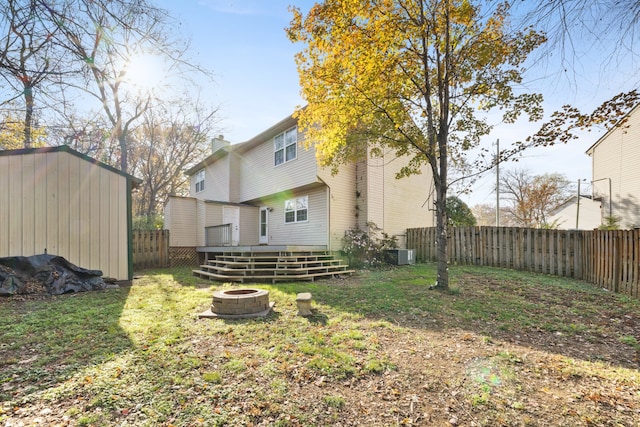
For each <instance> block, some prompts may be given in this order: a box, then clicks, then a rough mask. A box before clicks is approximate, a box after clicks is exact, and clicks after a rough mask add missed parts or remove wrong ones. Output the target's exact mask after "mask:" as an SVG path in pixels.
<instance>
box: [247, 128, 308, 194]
mask: <svg viewBox="0 0 640 427" xmlns="http://www.w3.org/2000/svg"><path fill="white" fill-rule="evenodd" d="M276 134H277V133H276ZM276 134H274V135H272V136H271V138H268V139H266V140H265V141H264V142H262V143H261V144H259V145H257V146H255V147H253V148H252V149H251V150H249V151H247V152H245V153H243V154H242V155H241V156H240V159H239V171H238V172H239V173H238V178H239V179H240V189H239V201H241V202H244V201H248V200H253V199H257V198H261V197H265V196H269V195H271V194H275V193H279V192H282V191H284V190H287V189H294V188H298V187H301V186H303V185H308V184H312V183H314V182H316V171H317V168H316V157H315V151H313V150H306V149H305V148H304V146H303V144H302V137H301V135H300V134H298V147H297V157H296V159H295V160H292V161H289V162H286V163H282V164H280V165H278V166H274V150H273V136H275V135H276Z"/></svg>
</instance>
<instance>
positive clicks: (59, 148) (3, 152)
mask: <svg viewBox="0 0 640 427" xmlns="http://www.w3.org/2000/svg"><path fill="white" fill-rule="evenodd" d="M37 153H69V154H71V155H72V156H76V157H79V158H81V159H82V160H84V161H87V162H89V163H93V164H94V165H96V166H99V167H101V168H104V169H106V170H108V171H110V172H113V173H115V174H118V175H120V176H123V177H125V178H126V179H128V180H130V181H131V182H132V184H133V186H134V187H137V186H138V185H139V184H141V183H142V180H141V179H140V178H136V177H135V176H133V175H129V174H128V173H126V172H122V171H121V170H120V169H116V168H114V167H113V166H109V165H108V164H106V163H102V162H100V161H98V160H96V159H94V158H92V157H89V156H87V155H86V154H82V153H81V152H79V151H76V150H74V149H73V148H71V147H69V146H68V145H58V146H55V147H38V148H20V149H18V150H0V156H20V155H25V154H37Z"/></svg>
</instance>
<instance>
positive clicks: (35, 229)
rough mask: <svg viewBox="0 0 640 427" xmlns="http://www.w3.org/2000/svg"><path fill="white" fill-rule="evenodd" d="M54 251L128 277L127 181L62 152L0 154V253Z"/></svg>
mask: <svg viewBox="0 0 640 427" xmlns="http://www.w3.org/2000/svg"><path fill="white" fill-rule="evenodd" d="M45 250H46V251H47V253H49V254H54V255H59V256H62V257H64V258H66V259H67V260H69V261H70V262H72V263H73V264H76V265H78V266H80V267H83V268H89V269H98V270H102V272H103V274H104V276H106V277H113V278H116V279H119V280H127V279H128V278H129V277H128V276H129V269H128V257H127V254H128V240H127V180H126V178H125V177H124V176H120V175H118V174H116V173H114V172H111V171H109V170H107V169H105V168H103V167H100V166H99V165H96V164H93V163H90V162H88V161H86V160H84V159H82V158H80V157H78V156H75V155H73V154H70V153H68V152H65V151H57V152H56V151H52V152H41V153H28V154H17V155H11V156H0V256H2V257H4V256H18V255H21V256H30V255H35V254H40V253H44V252H45Z"/></svg>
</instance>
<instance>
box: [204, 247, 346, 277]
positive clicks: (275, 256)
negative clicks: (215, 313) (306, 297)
mask: <svg viewBox="0 0 640 427" xmlns="http://www.w3.org/2000/svg"><path fill="white" fill-rule="evenodd" d="M353 272H354V270H350V269H349V266H348V265H346V264H343V263H342V260H340V259H336V258H335V256H334V255H332V254H331V253H329V252H328V251H317V250H313V251H277V252H223V253H222V254H221V255H216V256H215V257H214V259H211V260H208V261H207V263H206V264H203V265H200V267H199V269H197V270H193V275H194V276H198V277H202V278H205V279H209V280H217V281H222V282H227V281H235V282H240V283H244V282H245V281H247V282H258V281H271V282H272V283H275V282H278V281H295V280H311V281H313V280H314V279H315V278H317V277H336V276H341V275H343V274H351V273H353Z"/></svg>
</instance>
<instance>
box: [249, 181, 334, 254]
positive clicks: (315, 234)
mask: <svg viewBox="0 0 640 427" xmlns="http://www.w3.org/2000/svg"><path fill="white" fill-rule="evenodd" d="M301 196H308V197H309V206H308V219H307V221H304V222H298V223H285V221H284V205H285V200H288V199H292V198H295V197H301ZM263 202H264V206H268V207H270V208H272V209H273V211H271V212H270V213H269V244H270V245H327V232H328V231H327V220H326V218H327V193H326V187H320V188H316V189H313V190H309V191H304V192H299V193H285V194H280V195H277V196H274V197H272V198H268V199H264V200H263ZM252 228H253V229H254V230H255V233H256V237H257V235H258V216H257V215H256V217H255V223H254V224H253V226H252Z"/></svg>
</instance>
